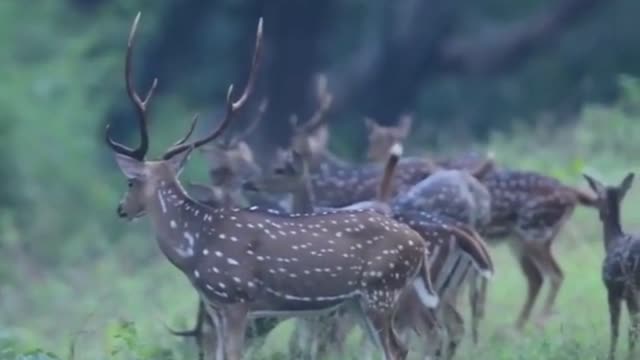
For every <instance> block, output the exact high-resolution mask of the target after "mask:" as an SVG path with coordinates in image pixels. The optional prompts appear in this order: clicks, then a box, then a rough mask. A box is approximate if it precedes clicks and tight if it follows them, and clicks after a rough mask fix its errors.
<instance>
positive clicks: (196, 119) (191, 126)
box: [172, 113, 200, 147]
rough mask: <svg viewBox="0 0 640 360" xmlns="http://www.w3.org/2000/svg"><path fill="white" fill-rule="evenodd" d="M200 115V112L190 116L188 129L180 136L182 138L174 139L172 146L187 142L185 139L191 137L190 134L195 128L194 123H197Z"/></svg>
mask: <svg viewBox="0 0 640 360" xmlns="http://www.w3.org/2000/svg"><path fill="white" fill-rule="evenodd" d="M199 117H200V114H198V113H195V114H194V115H193V117H192V118H191V125H189V130H188V131H187V133H186V134H185V135H184V136H183V137H182V139H180V140H178V141H176V142H175V143H174V144H173V145H172V147H175V146H178V145H182V144H184V143H185V142H187V140H189V138H190V137H191V135H192V134H193V130H195V129H196V125H197V124H198V118H199Z"/></svg>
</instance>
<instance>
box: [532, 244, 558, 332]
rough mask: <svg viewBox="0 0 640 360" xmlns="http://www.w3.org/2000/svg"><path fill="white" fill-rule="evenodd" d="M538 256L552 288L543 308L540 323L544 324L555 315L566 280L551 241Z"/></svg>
mask: <svg viewBox="0 0 640 360" xmlns="http://www.w3.org/2000/svg"><path fill="white" fill-rule="evenodd" d="M538 258H539V259H540V260H539V266H540V267H541V269H540V270H541V271H542V272H544V273H546V274H548V275H549V280H550V282H551V288H550V289H549V294H548V295H547V299H546V300H545V303H544V308H543V310H542V317H541V318H540V321H539V324H540V325H541V326H544V325H545V323H546V321H547V320H548V319H549V318H550V317H551V316H552V315H553V305H554V304H555V302H556V298H557V297H558V292H559V291H560V287H561V286H562V282H563V281H564V273H563V271H562V268H561V267H560V265H558V262H557V261H556V259H555V257H554V256H553V253H552V252H551V242H549V243H548V245H547V246H545V247H544V248H543V249H541V252H540V256H539V257H538Z"/></svg>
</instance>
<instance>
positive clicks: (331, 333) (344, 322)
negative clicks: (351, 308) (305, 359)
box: [317, 311, 354, 359]
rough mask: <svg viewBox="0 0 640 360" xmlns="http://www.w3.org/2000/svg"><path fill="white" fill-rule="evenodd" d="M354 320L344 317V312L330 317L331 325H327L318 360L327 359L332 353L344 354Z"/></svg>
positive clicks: (321, 340)
mask: <svg viewBox="0 0 640 360" xmlns="http://www.w3.org/2000/svg"><path fill="white" fill-rule="evenodd" d="M353 326H354V322H353V319H352V318H350V317H348V316H344V314H343V313H342V311H338V312H336V313H335V314H333V315H332V316H331V317H330V321H329V324H327V325H326V328H325V329H326V331H324V335H326V337H324V338H321V339H320V342H319V344H318V356H317V359H324V358H326V357H327V356H328V355H329V353H330V352H333V353H335V354H343V353H344V342H345V340H346V338H347V336H348V335H349V333H350V332H351V330H352V329H353Z"/></svg>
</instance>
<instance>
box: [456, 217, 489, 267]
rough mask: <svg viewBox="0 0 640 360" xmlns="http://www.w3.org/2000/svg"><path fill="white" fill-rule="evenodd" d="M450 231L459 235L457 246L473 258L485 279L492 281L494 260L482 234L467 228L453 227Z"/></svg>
mask: <svg viewBox="0 0 640 360" xmlns="http://www.w3.org/2000/svg"><path fill="white" fill-rule="evenodd" d="M450 229H451V230H452V231H453V232H454V233H455V234H456V235H458V236H457V237H456V240H457V241H456V242H457V245H458V246H459V247H460V249H461V250H462V251H463V252H465V253H466V254H467V255H468V256H469V257H470V258H471V261H472V262H473V265H474V267H475V268H476V270H477V271H478V272H479V273H480V275H481V276H482V277H483V278H485V279H490V278H491V277H492V276H493V272H494V268H493V260H492V259H491V255H490V254H489V249H488V248H487V245H486V243H485V242H484V240H483V239H482V237H481V236H480V234H478V233H477V232H476V231H475V230H473V229H471V228H469V227H466V226H457V227H451V228H450Z"/></svg>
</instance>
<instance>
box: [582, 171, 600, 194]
mask: <svg viewBox="0 0 640 360" xmlns="http://www.w3.org/2000/svg"><path fill="white" fill-rule="evenodd" d="M582 176H583V177H584V178H585V180H587V183H588V184H589V187H590V188H591V190H593V191H594V192H595V193H596V194H598V196H600V195H601V194H604V192H605V189H604V186H603V185H602V183H600V181H598V180H596V179H594V178H592V177H591V176H589V175H587V174H582Z"/></svg>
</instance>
